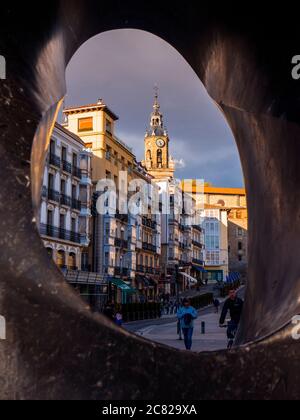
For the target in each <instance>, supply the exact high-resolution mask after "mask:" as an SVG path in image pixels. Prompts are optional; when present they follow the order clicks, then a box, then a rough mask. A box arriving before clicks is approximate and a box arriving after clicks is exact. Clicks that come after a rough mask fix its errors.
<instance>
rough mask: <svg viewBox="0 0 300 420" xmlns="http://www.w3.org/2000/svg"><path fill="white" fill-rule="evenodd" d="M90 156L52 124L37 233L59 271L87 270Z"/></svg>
mask: <svg viewBox="0 0 300 420" xmlns="http://www.w3.org/2000/svg"><path fill="white" fill-rule="evenodd" d="M90 207H91V152H90V151H89V150H88V149H86V148H85V145H84V143H83V142H82V141H81V140H80V138H79V137H77V136H75V135H74V134H72V133H70V132H68V131H67V130H66V129H65V128H63V127H62V126H61V125H59V124H55V127H54V131H53V134H52V137H51V141H50V147H49V153H48V156H47V159H46V165H45V170H44V179H43V187H42V201H41V211H40V226H39V227H40V233H41V237H42V239H43V243H44V245H45V247H46V249H47V250H48V253H49V256H51V257H52V258H53V260H54V261H55V263H56V264H57V266H58V267H59V268H61V269H62V270H65V271H66V270H88V268H89V267H88V247H89V245H90V228H91V211H90Z"/></svg>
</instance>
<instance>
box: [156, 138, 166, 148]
mask: <svg viewBox="0 0 300 420" xmlns="http://www.w3.org/2000/svg"><path fill="white" fill-rule="evenodd" d="M156 144H157V146H158V147H165V145H166V142H165V141H164V140H163V139H158V140H157V142H156Z"/></svg>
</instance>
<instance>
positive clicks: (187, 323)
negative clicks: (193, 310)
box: [183, 314, 193, 325]
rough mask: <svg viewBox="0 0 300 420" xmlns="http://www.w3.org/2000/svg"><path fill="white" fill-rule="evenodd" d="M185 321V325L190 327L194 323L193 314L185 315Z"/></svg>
mask: <svg viewBox="0 0 300 420" xmlns="http://www.w3.org/2000/svg"><path fill="white" fill-rule="evenodd" d="M183 321H184V323H185V325H190V324H191V323H192V321H193V317H192V315H191V314H185V315H184V317H183Z"/></svg>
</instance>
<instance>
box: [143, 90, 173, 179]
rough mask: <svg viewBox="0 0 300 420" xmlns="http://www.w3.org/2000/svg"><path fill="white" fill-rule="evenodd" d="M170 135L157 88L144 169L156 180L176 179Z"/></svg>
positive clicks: (146, 137) (146, 136)
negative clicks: (170, 150)
mask: <svg viewBox="0 0 300 420" xmlns="http://www.w3.org/2000/svg"><path fill="white" fill-rule="evenodd" d="M169 143H170V139H169V135H168V132H167V130H166V129H165V127H164V119H163V114H162V113H161V110H160V104H159V99H158V87H155V97H154V105H153V111H152V113H151V116H150V128H149V129H148V130H147V132H146V135H145V160H144V161H143V165H144V167H145V168H146V169H147V171H148V172H149V173H150V175H152V176H153V177H154V178H155V179H156V180H158V181H160V180H166V179H168V180H170V179H173V178H174V172H175V164H174V161H173V159H172V158H171V157H170V155H169Z"/></svg>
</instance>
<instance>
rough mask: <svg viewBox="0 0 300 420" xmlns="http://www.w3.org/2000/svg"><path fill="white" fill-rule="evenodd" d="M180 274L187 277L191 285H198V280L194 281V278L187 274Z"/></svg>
mask: <svg viewBox="0 0 300 420" xmlns="http://www.w3.org/2000/svg"><path fill="white" fill-rule="evenodd" d="M180 274H181V275H182V276H183V277H185V278H186V279H188V280H189V282H190V283H192V284H198V280H197V279H194V277H192V276H190V275H189V274H187V273H180Z"/></svg>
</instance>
